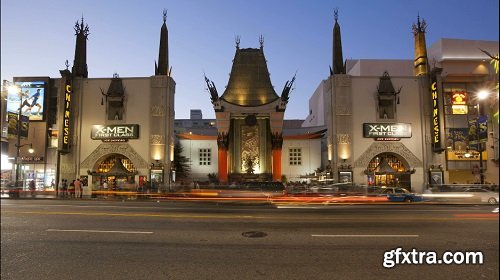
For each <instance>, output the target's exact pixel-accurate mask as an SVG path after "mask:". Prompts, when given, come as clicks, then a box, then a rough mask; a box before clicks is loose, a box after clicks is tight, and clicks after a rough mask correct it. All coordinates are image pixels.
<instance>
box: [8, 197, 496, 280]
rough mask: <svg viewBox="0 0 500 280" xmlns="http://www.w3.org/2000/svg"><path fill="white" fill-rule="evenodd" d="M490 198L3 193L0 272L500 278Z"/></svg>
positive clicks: (15, 275) (12, 275) (20, 275)
mask: <svg viewBox="0 0 500 280" xmlns="http://www.w3.org/2000/svg"><path fill="white" fill-rule="evenodd" d="M496 207H497V206H488V205H482V206H475V205H419V204H410V205H397V204H395V205H333V206H321V205H313V206H307V205H301V206H300V207H297V208H296V207H295V206H294V205H286V206H279V207H278V206H276V205H269V204H260V205H259V204H257V205H253V204H247V205H242V204H233V203H222V204H221V203H183V202H159V203H158V202H151V201H148V202H138V201H134V202H129V201H126V202H122V201H78V200H72V201H69V200H67V201H61V200H8V199H2V200H1V230H2V232H1V250H2V251H1V279H55V280H57V279H499V253H498V252H499V245H498V242H499V222H498V221H499V219H498V214H495V213H492V210H493V209H494V208H496ZM396 248H401V251H404V252H405V255H400V256H399V257H398V258H399V260H400V261H403V260H404V261H406V264H395V263H393V264H394V267H392V268H385V267H384V266H383V264H384V261H385V263H386V265H389V264H391V261H393V262H394V261H395V254H393V256H392V258H388V257H389V255H388V254H389V253H386V258H384V252H390V251H391V250H395V249H396ZM413 249H415V251H418V252H424V251H425V252H428V251H434V252H436V255H437V259H441V257H442V254H443V253H444V252H445V251H452V252H466V251H473V252H481V253H482V254H483V264H461V265H458V264H449V265H447V264H414V262H416V261H418V260H419V259H418V257H416V258H414V255H411V258H410V253H409V252H411V251H412V250H413ZM414 254H418V253H414ZM428 256H429V255H424V258H423V260H429V261H431V262H432V261H433V259H432V258H430V259H427V258H428ZM434 260H435V259H434ZM457 260H460V258H457ZM408 262H410V263H411V264H408Z"/></svg>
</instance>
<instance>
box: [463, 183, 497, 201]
mask: <svg viewBox="0 0 500 280" xmlns="http://www.w3.org/2000/svg"><path fill="white" fill-rule="evenodd" d="M464 192H466V193H472V194H473V196H474V197H475V198H478V199H480V200H481V202H483V203H486V202H487V203H489V204H498V201H499V200H498V193H497V192H492V191H489V190H485V189H482V188H477V187H476V188H467V189H465V190H464Z"/></svg>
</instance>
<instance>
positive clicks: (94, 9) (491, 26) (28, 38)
mask: <svg viewBox="0 0 500 280" xmlns="http://www.w3.org/2000/svg"><path fill="white" fill-rule="evenodd" d="M335 8H338V10H339V24H340V27H341V32H342V46H343V55H344V59H351V58H352V59H413V55H414V50H413V43H414V42H413V34H412V31H411V26H412V23H414V22H416V20H417V15H418V14H420V17H421V18H423V19H425V20H426V21H427V24H428V28H427V37H426V40H427V46H428V47H430V46H431V45H432V44H433V43H435V42H436V41H437V40H439V39H440V38H456V39H471V40H490V41H498V40H499V39H498V38H499V27H498V25H499V17H498V14H499V12H498V9H499V1H498V0H476V1H470V0H469V1H465V0H460V1H452V0H443V1H436V0H420V1H403V0H392V1H390V0H380V1H375V0H373V1H368V0H367V1H353V0H350V1H347V0H338V1H327V0H320V1H314V0H290V1H283V0H254V1H248V0H182V1H180V0H176V1H132V0H131V1H119V0H113V1H111V0H89V1H85V0H81V1H63V0H51V1H35V0H31V1H28V0H2V1H1V78H2V80H9V81H12V78H13V77H19V76H49V77H52V78H58V77H60V74H59V70H61V69H65V65H64V62H65V60H68V61H69V63H70V67H71V66H72V64H73V58H74V49H75V36H74V30H73V26H74V24H75V22H76V21H77V20H80V18H81V17H82V15H83V17H84V21H85V23H87V24H88V25H89V28H90V35H89V40H88V43H87V65H88V72H89V78H107V77H112V75H113V73H118V74H119V75H120V77H123V78H125V77H148V76H151V75H154V64H155V60H157V59H158V47H159V42H160V28H161V25H162V23H163V19H162V10H163V9H168V16H167V26H168V30H169V50H170V56H169V58H170V65H171V66H172V76H173V78H174V80H175V81H176V83H177V85H176V94H175V111H176V118H189V110H190V109H202V110H203V117H204V118H215V114H214V111H213V108H212V106H211V103H210V94H209V93H208V92H207V90H206V84H205V81H204V79H203V73H205V74H206V75H207V77H208V78H210V79H211V80H213V81H214V82H215V85H216V86H217V89H218V92H219V95H221V94H222V93H223V92H224V87H225V86H226V85H227V82H228V79H229V73H230V71H231V65H232V59H233V57H234V54H235V37H236V36H240V37H241V44H240V47H241V48H258V47H259V36H260V35H262V36H264V53H265V56H266V59H267V63H268V68H269V72H270V73H271V81H272V83H273V85H274V87H275V90H276V92H277V93H278V94H281V90H282V89H283V86H284V84H285V82H286V81H287V80H290V79H291V78H292V77H293V75H294V74H295V72H297V78H296V81H295V86H294V90H293V91H292V93H291V95H290V102H289V104H288V107H287V111H286V115H285V118H286V119H305V118H306V117H307V114H308V100H309V97H310V96H311V95H312V93H313V92H314V90H315V89H316V87H317V86H318V84H319V83H320V82H321V80H323V79H326V78H327V77H328V75H329V66H330V65H331V61H332V29H333V23H334V18H333V11H334V9H335ZM70 69H71V68H70ZM128 94H140V93H128ZM98 102H100V100H96V104H98Z"/></svg>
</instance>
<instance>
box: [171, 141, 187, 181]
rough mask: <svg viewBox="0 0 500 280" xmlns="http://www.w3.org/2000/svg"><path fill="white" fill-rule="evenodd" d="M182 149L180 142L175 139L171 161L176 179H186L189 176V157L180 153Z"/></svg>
mask: <svg viewBox="0 0 500 280" xmlns="http://www.w3.org/2000/svg"><path fill="white" fill-rule="evenodd" d="M183 151H184V148H182V145H181V143H180V142H178V141H176V142H175V145H174V162H173V167H174V170H175V177H176V181H177V180H178V181H183V180H186V179H187V178H189V173H190V172H191V166H190V165H189V159H188V158H187V157H185V156H183V155H182V152H183Z"/></svg>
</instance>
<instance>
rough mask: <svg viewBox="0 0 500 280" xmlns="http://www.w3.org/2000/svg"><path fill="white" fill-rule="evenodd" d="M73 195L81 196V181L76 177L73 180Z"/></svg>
mask: <svg viewBox="0 0 500 280" xmlns="http://www.w3.org/2000/svg"><path fill="white" fill-rule="evenodd" d="M75 197H76V198H82V182H80V179H78V178H77V179H76V180H75Z"/></svg>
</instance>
